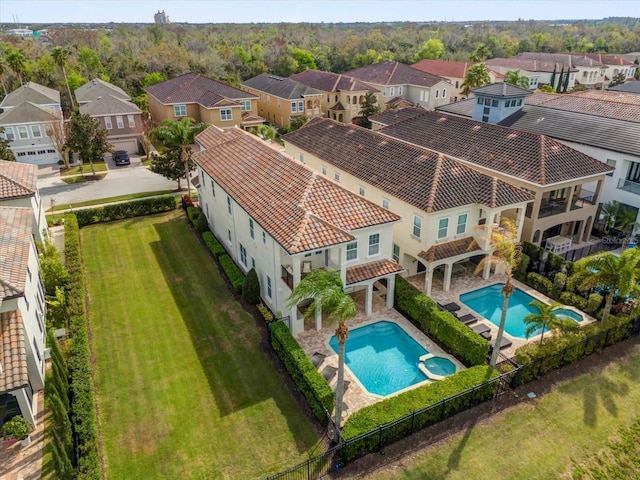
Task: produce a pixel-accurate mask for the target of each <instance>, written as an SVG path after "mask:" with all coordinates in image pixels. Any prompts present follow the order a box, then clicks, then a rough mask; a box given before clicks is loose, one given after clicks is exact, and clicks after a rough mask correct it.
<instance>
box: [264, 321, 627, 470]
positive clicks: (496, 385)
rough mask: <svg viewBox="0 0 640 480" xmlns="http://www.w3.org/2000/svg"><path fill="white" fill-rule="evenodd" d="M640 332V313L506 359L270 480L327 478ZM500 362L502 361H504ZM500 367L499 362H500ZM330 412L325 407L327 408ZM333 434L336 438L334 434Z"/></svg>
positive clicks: (328, 425)
mask: <svg viewBox="0 0 640 480" xmlns="http://www.w3.org/2000/svg"><path fill="white" fill-rule="evenodd" d="M639 333H640V317H636V318H634V319H633V320H632V321H630V322H627V323H624V324H622V325H617V326H614V327H611V328H609V329H607V330H605V331H602V332H599V333H598V334H596V335H593V336H591V337H588V338H585V339H584V340H582V341H581V342H578V343H577V344H574V345H571V346H569V347H566V348H564V349H562V350H560V351H557V352H554V353H553V354H551V355H548V356H546V357H544V358H540V359H537V360H534V361H533V362H531V363H528V364H526V365H518V364H517V363H515V362H514V361H513V360H512V359H505V358H502V359H501V360H502V361H501V362H500V363H501V364H504V365H508V368H509V369H512V370H511V371H508V372H506V373H503V374H501V375H500V376H498V377H495V378H493V379H491V380H489V381H487V382H485V383H483V384H480V385H477V386H475V387H473V388H471V389H469V390H465V391H464V392H460V393H458V394H456V395H453V396H451V397H448V398H445V399H443V400H441V401H440V402H438V403H435V404H433V405H429V406H427V407H425V408H422V409H420V410H416V411H414V412H411V413H409V414H407V415H405V416H404V417H401V418H399V419H397V420H395V421H393V422H390V423H387V424H384V425H380V426H379V427H377V428H375V429H374V430H371V431H369V432H366V433H363V434H361V435H359V436H357V437H354V438H350V439H348V440H344V439H343V440H342V441H341V442H340V443H338V444H337V445H335V446H333V447H331V448H330V449H329V450H327V451H326V452H324V453H322V454H320V455H317V456H314V457H312V458H309V459H308V460H305V461H304V462H302V463H300V464H298V465H295V466H293V467H291V468H288V469H287V470H284V471H282V472H280V473H277V474H275V475H272V476H270V477H266V480H281V479H284V480H312V479H317V478H322V477H324V476H326V475H328V474H330V473H332V472H335V471H336V470H338V469H340V468H342V467H344V466H345V465H347V464H348V463H349V462H351V461H353V460H356V459H358V458H360V457H363V456H365V455H367V454H369V453H374V452H380V451H381V450H382V449H383V448H384V447H386V446H388V445H390V444H392V443H394V442H397V441H398V440H402V439H403V438H406V437H409V436H411V435H413V434H414V433H416V432H417V431H419V430H422V429H424V428H427V427H430V426H432V425H435V424H436V423H438V422H441V421H442V420H445V419H447V418H449V417H452V416H453V415H456V414H457V413H460V412H462V411H464V410H467V409H469V408H472V407H475V406H476V405H479V404H480V403H484V402H486V401H491V400H493V399H495V398H496V397H499V396H500V395H502V394H503V393H506V392H510V391H512V389H514V388H516V387H517V386H518V385H522V384H524V383H526V382H528V381H531V380H534V379H535V378H538V377H539V376H542V375H544V374H545V373H548V372H550V371H552V370H555V369H558V368H561V367H563V366H565V365H568V364H569V363H573V362H575V361H577V360H579V359H580V358H583V357H586V356H588V355H590V354H591V353H594V352H601V351H602V350H603V349H604V348H606V347H608V346H611V345H615V344H616V343H619V342H621V341H623V340H626V339H628V338H631V337H633V336H636V335H638V334H639ZM499 365H500V364H499ZM499 365H498V366H499ZM325 411H326V410H325ZM327 416H328V419H327V422H326V423H325V425H324V426H325V427H326V428H327V429H333V428H335V424H334V423H333V419H332V418H331V417H330V416H329V413H328V412H327ZM329 438H333V437H332V436H331V435H330V436H329Z"/></svg>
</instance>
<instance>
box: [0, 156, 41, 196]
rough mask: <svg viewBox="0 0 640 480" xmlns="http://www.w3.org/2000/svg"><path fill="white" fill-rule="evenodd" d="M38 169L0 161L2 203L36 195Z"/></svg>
mask: <svg viewBox="0 0 640 480" xmlns="http://www.w3.org/2000/svg"><path fill="white" fill-rule="evenodd" d="M37 181H38V167H37V166H36V165H30V164H28V163H19V162H8V161H6V160H0V201H2V200H8V199H13V198H23V197H30V196H32V195H35V193H36V191H37V185H36V184H37Z"/></svg>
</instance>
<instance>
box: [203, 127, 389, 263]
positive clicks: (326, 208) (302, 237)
mask: <svg viewBox="0 0 640 480" xmlns="http://www.w3.org/2000/svg"><path fill="white" fill-rule="evenodd" d="M196 140H197V141H198V143H200V144H202V145H203V146H204V147H205V149H204V150H203V151H200V152H198V153H196V154H194V156H193V158H194V161H195V162H196V163H197V164H198V165H199V166H200V167H201V168H202V169H203V170H204V171H205V172H206V173H207V174H208V175H209V176H211V178H213V179H214V180H215V181H216V182H217V183H218V185H219V186H220V187H221V188H222V189H223V190H224V191H225V192H227V194H229V195H230V196H231V197H232V198H233V199H234V200H235V201H236V202H237V203H238V204H239V205H240V207H242V208H243V209H244V210H245V211H246V212H247V213H248V214H249V215H251V217H252V218H253V219H254V220H255V221H256V222H257V223H258V224H259V225H260V226H261V227H262V228H264V229H265V230H266V231H267V232H268V233H269V235H271V236H272V237H273V238H274V239H275V241H276V242H278V244H280V246H281V247H282V248H284V249H285V250H286V251H287V252H288V253H289V254H295V253H301V252H307V251H311V250H316V249H319V248H326V247H329V246H332V245H337V244H341V243H345V242H349V241H352V240H353V239H354V238H355V237H354V236H353V235H352V233H351V232H352V231H354V230H358V229H361V228H366V227H371V226H375V225H382V224H388V223H394V222H397V221H399V220H400V217H399V216H398V215H396V214H395V213H393V212H391V211H389V210H386V209H384V208H382V207H380V206H378V205H376V204H374V203H372V202H370V201H369V200H367V199H365V198H363V197H361V196H360V195H357V194H355V193H353V192H351V191H350V190H348V189H346V188H344V187H342V186H341V185H340V184H338V183H336V182H334V181H332V180H330V179H328V178H326V177H324V176H322V175H318V174H317V173H315V172H314V171H313V170H312V169H310V168H309V167H307V166H306V165H304V164H302V163H301V162H299V161H297V160H294V159H292V158H290V157H289V156H287V155H285V154H283V153H281V152H279V151H277V150H276V149H274V148H272V147H271V146H270V145H268V144H267V143H265V142H263V141H262V140H260V139H259V138H258V137H256V136H255V135H251V134H249V133H246V132H244V131H242V130H240V129H238V128H231V129H227V130H224V131H222V130H221V129H219V128H217V127H215V126H212V127H209V128H208V129H207V130H205V131H204V132H202V133H201V134H199V135H198V136H197V137H196ZM201 181H202V180H201Z"/></svg>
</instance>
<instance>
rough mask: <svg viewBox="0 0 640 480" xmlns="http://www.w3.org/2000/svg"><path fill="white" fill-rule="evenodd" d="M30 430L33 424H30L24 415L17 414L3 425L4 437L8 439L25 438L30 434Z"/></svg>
mask: <svg viewBox="0 0 640 480" xmlns="http://www.w3.org/2000/svg"><path fill="white" fill-rule="evenodd" d="M30 431H31V425H29V422H27V421H26V420H25V419H24V417H23V416H22V415H16V416H15V417H13V418H12V419H11V420H9V421H8V422H7V423H5V424H4V426H3V427H2V434H3V435H4V438H7V439H9V438H17V439H18V440H22V439H25V438H27V437H28V436H29V432H30Z"/></svg>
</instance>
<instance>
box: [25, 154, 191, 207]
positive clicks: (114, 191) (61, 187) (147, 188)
mask: <svg viewBox="0 0 640 480" xmlns="http://www.w3.org/2000/svg"><path fill="white" fill-rule="evenodd" d="M107 169H108V171H107V176H106V177H105V178H104V179H103V180H99V181H92V182H84V183H75V184H71V185H69V184H67V183H65V182H63V181H62V179H61V177H60V173H59V170H58V166H57V165H54V166H47V167H41V168H40V170H39V172H38V188H39V190H40V196H41V197H42V198H43V200H44V207H45V208H49V207H51V200H52V199H54V201H55V204H56V205H63V204H67V203H78V202H85V201H87V200H97V199H101V198H109V197H115V196H119V195H128V194H132V193H142V192H153V191H157V190H175V189H176V188H177V186H178V184H177V182H174V181H172V180H167V179H166V178H164V177H162V176H160V175H157V174H155V173H153V172H151V171H150V170H149V169H147V168H146V167H145V166H144V165H142V160H141V157H139V156H137V155H134V156H131V165H123V166H119V167H116V166H115V164H114V163H113V160H111V158H109V160H108V161H107ZM181 183H182V187H183V188H184V187H185V183H184V181H182V182H181Z"/></svg>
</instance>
